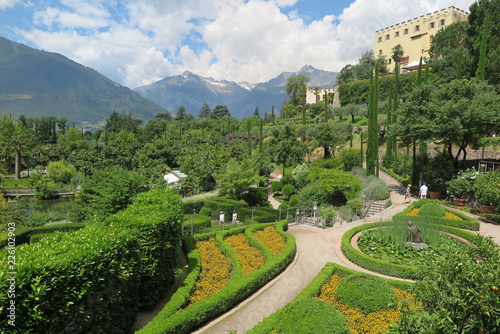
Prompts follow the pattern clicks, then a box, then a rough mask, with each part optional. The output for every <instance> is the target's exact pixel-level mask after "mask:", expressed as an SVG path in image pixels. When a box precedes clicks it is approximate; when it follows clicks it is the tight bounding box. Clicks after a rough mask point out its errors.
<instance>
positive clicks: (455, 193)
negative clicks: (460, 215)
mask: <svg viewBox="0 0 500 334" xmlns="http://www.w3.org/2000/svg"><path fill="white" fill-rule="evenodd" d="M478 176H479V172H477V171H476V169H475V168H471V169H467V170H465V171H462V172H459V173H458V175H457V177H455V178H454V179H452V180H450V181H448V182H446V186H447V192H448V195H450V196H451V197H452V198H453V203H454V204H455V205H459V206H462V205H465V204H466V203H467V200H468V199H471V198H472V197H473V196H474V181H475V180H476V178H477V177H478Z"/></svg>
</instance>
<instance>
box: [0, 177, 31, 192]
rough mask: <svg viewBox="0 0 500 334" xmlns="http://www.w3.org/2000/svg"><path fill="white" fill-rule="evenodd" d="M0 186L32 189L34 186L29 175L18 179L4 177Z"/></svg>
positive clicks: (3, 187)
mask: <svg viewBox="0 0 500 334" xmlns="http://www.w3.org/2000/svg"><path fill="white" fill-rule="evenodd" d="M0 186H1V187H2V189H30V188H32V186H31V183H30V178H29V177H23V178H21V179H19V180H16V178H15V177H2V178H1V183H0Z"/></svg>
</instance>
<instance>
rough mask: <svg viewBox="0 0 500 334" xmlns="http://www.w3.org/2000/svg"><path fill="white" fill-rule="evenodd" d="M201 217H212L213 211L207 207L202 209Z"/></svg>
mask: <svg viewBox="0 0 500 334" xmlns="http://www.w3.org/2000/svg"><path fill="white" fill-rule="evenodd" d="M200 215H205V216H209V217H210V216H212V210H210V208H207V207H206V206H204V207H202V208H201V209H200Z"/></svg>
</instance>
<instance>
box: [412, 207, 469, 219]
mask: <svg viewBox="0 0 500 334" xmlns="http://www.w3.org/2000/svg"><path fill="white" fill-rule="evenodd" d="M419 210H420V209H419V208H415V209H412V210H411V211H410V212H408V213H406V214H405V216H418V211H419ZM445 217H446V218H450V219H456V220H462V218H460V217H459V216H457V215H456V214H454V213H451V212H448V211H446V213H445Z"/></svg>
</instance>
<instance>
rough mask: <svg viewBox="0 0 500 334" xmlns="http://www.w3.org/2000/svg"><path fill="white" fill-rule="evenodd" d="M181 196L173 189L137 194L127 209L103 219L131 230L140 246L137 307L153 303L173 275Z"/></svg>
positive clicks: (179, 231) (177, 247) (178, 241)
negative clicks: (140, 268) (140, 267)
mask: <svg viewBox="0 0 500 334" xmlns="http://www.w3.org/2000/svg"><path fill="white" fill-rule="evenodd" d="M181 207H182V199H181V197H180V196H179V195H178V194H177V192H176V191H175V190H171V189H167V190H162V189H152V190H150V191H148V192H145V193H141V194H138V195H137V196H136V197H135V198H134V201H133V203H132V205H130V206H129V207H128V208H127V209H125V210H123V211H120V212H118V213H117V214H114V215H113V216H110V217H108V218H107V219H106V223H107V224H109V225H116V226H119V227H121V228H127V229H131V230H133V231H134V233H135V235H136V237H137V238H138V240H139V242H140V246H141V266H142V270H141V272H140V274H139V277H138V279H139V280H140V281H141V282H142V284H141V286H140V287H139V296H140V300H139V308H150V307H153V306H154V305H155V304H156V303H157V302H158V301H159V300H160V299H161V298H162V297H163V296H164V295H165V292H166V290H167V288H168V285H169V284H170V283H172V282H173V280H174V278H175V274H174V270H175V268H177V266H178V259H179V253H180V244H181V221H182V214H181Z"/></svg>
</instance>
